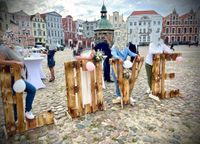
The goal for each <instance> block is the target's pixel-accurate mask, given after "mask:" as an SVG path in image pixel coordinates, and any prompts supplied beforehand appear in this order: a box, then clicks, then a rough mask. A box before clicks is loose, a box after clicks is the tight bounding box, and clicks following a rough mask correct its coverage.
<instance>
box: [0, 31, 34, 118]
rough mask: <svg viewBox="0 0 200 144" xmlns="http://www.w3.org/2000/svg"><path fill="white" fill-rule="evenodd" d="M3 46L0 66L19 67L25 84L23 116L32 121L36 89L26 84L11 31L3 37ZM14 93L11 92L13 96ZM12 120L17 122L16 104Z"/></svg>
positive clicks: (1, 47) (22, 63)
mask: <svg viewBox="0 0 200 144" xmlns="http://www.w3.org/2000/svg"><path fill="white" fill-rule="evenodd" d="M3 39H4V44H2V45H0V65H19V66H20V67H21V69H22V79H23V80H24V82H25V86H26V88H25V92H26V93H27V94H26V100H25V101H26V105H25V116H26V118H27V119H34V118H35V116H34V115H33V113H32V111H31V109H32V103H33V100H34V97H35V94H36V88H35V87H34V86H33V85H32V84H31V83H29V82H27V81H26V80H25V79H26V76H25V75H23V74H24V71H23V70H24V67H25V65H24V58H23V56H21V55H20V54H19V53H18V52H17V51H16V50H15V43H16V38H15V34H14V32H13V31H12V28H11V30H9V31H7V32H6V33H5V35H4V37H3ZM13 83H14V78H13V77H12V85H13ZM14 93H15V92H14V91H13V96H14V95H15V94H14ZM14 118H15V121H17V108H16V104H14Z"/></svg>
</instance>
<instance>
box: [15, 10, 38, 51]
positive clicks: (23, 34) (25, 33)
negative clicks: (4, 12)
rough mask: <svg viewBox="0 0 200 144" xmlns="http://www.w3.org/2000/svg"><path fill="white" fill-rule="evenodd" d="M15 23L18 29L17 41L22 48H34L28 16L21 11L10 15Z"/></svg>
mask: <svg viewBox="0 0 200 144" xmlns="http://www.w3.org/2000/svg"><path fill="white" fill-rule="evenodd" d="M12 14H13V19H14V21H15V23H16V24H17V25H18V27H19V39H20V41H21V44H22V46H23V47H28V46H34V45H35V39H34V37H33V34H32V23H31V18H30V16H29V15H28V14H27V13H25V12H24V11H23V10H21V11H18V12H15V13H12Z"/></svg>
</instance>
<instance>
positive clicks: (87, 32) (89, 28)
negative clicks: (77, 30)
mask: <svg viewBox="0 0 200 144" xmlns="http://www.w3.org/2000/svg"><path fill="white" fill-rule="evenodd" d="M97 24H98V21H85V22H83V35H84V37H86V38H90V39H91V38H94V35H95V33H94V30H95V29H96V28H97Z"/></svg>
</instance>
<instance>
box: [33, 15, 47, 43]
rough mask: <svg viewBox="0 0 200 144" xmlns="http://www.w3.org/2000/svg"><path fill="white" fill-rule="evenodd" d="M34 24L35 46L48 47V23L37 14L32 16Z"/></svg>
mask: <svg viewBox="0 0 200 144" xmlns="http://www.w3.org/2000/svg"><path fill="white" fill-rule="evenodd" d="M31 22H32V33H33V37H34V38H35V45H43V46H46V42H47V30H46V22H45V20H44V19H43V17H42V16H41V15H40V14H39V13H36V14H35V15H32V16H31Z"/></svg>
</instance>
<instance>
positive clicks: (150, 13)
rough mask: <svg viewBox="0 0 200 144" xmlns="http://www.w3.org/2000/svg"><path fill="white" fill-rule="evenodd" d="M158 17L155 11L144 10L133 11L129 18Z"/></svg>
mask: <svg viewBox="0 0 200 144" xmlns="http://www.w3.org/2000/svg"><path fill="white" fill-rule="evenodd" d="M144 14H146V15H159V14H158V13H157V12H156V11H154V10H144V11H133V12H132V14H131V16H136V15H144Z"/></svg>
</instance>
